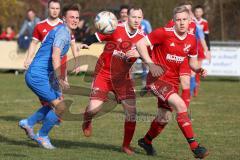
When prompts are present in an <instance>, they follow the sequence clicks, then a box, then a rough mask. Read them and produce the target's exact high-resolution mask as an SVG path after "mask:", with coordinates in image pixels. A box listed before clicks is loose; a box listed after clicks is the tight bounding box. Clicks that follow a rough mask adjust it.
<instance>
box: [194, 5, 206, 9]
mask: <svg viewBox="0 0 240 160" xmlns="http://www.w3.org/2000/svg"><path fill="white" fill-rule="evenodd" d="M196 9H202V10H204V9H203V6H202V5H196V6H195V7H194V10H196Z"/></svg>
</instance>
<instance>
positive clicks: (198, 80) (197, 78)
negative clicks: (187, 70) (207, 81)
mask: <svg viewBox="0 0 240 160" xmlns="http://www.w3.org/2000/svg"><path fill="white" fill-rule="evenodd" d="M195 79H196V84H198V85H199V84H200V74H199V73H197V74H196V76H195Z"/></svg>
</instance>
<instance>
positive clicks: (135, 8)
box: [127, 6, 142, 15]
mask: <svg viewBox="0 0 240 160" xmlns="http://www.w3.org/2000/svg"><path fill="white" fill-rule="evenodd" d="M131 10H141V11H142V8H141V7H136V6H131V7H129V9H128V12H127V14H128V15H129V14H130V11H131Z"/></svg>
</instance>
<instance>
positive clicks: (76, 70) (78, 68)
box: [72, 65, 82, 74]
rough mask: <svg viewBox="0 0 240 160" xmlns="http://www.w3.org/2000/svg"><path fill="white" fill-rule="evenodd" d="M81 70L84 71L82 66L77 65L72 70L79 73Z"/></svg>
mask: <svg viewBox="0 0 240 160" xmlns="http://www.w3.org/2000/svg"><path fill="white" fill-rule="evenodd" d="M81 71H82V68H81V66H79V65H75V67H74V69H73V70H72V73H73V74H78V73H80V72H81Z"/></svg>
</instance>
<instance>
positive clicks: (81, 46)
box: [79, 44, 89, 49]
mask: <svg viewBox="0 0 240 160" xmlns="http://www.w3.org/2000/svg"><path fill="white" fill-rule="evenodd" d="M79 48H80V49H89V46H88V45H86V44H80V45H79Z"/></svg>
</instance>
